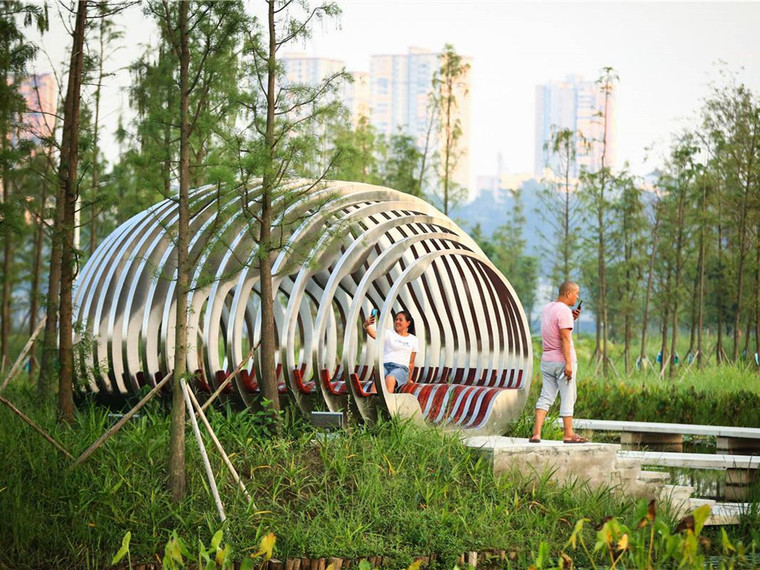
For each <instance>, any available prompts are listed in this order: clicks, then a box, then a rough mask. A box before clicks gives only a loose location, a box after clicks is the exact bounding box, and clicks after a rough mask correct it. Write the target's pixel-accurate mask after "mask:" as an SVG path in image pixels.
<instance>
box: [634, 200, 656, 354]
mask: <svg viewBox="0 0 760 570" xmlns="http://www.w3.org/2000/svg"><path fill="white" fill-rule="evenodd" d="M659 230H660V207H659V204H658V205H656V206H655V212H654V228H652V253H651V255H650V256H649V273H648V275H647V290H646V294H645V295H644V315H643V318H642V323H641V350H640V351H639V362H641V366H644V359H645V358H646V355H647V353H646V350H647V327H648V326H649V301H650V299H651V298H652V286H653V284H654V262H655V259H657V243H658V242H659V239H660V231H659Z"/></svg>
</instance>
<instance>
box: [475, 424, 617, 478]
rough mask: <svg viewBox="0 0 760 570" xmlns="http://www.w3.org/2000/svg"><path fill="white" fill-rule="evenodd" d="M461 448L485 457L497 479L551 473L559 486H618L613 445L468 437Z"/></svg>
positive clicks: (615, 447) (496, 437)
mask: <svg viewBox="0 0 760 570" xmlns="http://www.w3.org/2000/svg"><path fill="white" fill-rule="evenodd" d="M465 444H466V445H467V446H468V447H472V448H475V449H479V450H480V451H481V452H482V453H484V454H486V455H487V456H488V457H489V458H490V459H491V461H492V463H493V470H494V473H495V474H497V475H502V474H507V473H509V472H511V471H515V470H516V471H518V472H520V473H524V474H525V473H527V474H534V475H536V476H541V475H543V474H545V473H551V474H552V475H551V476H552V479H554V480H556V481H559V482H562V483H568V482H571V481H578V482H581V483H588V484H589V485H590V486H592V487H598V486H600V485H613V486H614V485H618V484H620V479H619V476H618V474H617V473H616V472H615V469H614V467H615V462H616V459H617V452H618V451H619V450H620V446H619V445H617V444H611V443H583V444H575V443H563V442H562V441H561V440H559V441H554V440H542V441H541V442H540V443H529V442H528V440H527V439H524V438H519V439H518V438H511V437H499V436H489V437H470V438H467V439H465Z"/></svg>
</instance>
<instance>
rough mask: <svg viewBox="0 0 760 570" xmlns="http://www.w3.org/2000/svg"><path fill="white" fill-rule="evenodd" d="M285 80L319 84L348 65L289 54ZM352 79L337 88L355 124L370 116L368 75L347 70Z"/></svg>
mask: <svg viewBox="0 0 760 570" xmlns="http://www.w3.org/2000/svg"><path fill="white" fill-rule="evenodd" d="M282 62H283V65H284V67H285V80H286V81H287V82H288V83H299V84H303V85H311V86H315V85H319V84H320V83H321V82H322V81H324V80H325V79H326V78H327V77H329V76H331V75H334V74H336V73H340V72H341V71H343V70H344V69H345V67H346V64H345V62H344V61H342V60H339V59H328V58H324V57H310V56H306V55H303V54H286V55H285V56H283V58H282ZM348 73H349V75H350V76H351V77H352V78H353V81H344V82H343V83H342V85H341V86H340V88H339V90H338V95H337V96H338V98H339V99H340V100H341V101H342V102H343V104H344V105H345V106H346V108H347V109H348V111H349V114H350V118H351V124H352V125H353V126H354V127H355V126H356V124H357V122H358V121H359V118H360V117H369V115H370V97H369V74H368V73H367V72H366V71H352V72H348Z"/></svg>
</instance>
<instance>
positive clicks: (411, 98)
mask: <svg viewBox="0 0 760 570" xmlns="http://www.w3.org/2000/svg"><path fill="white" fill-rule="evenodd" d="M462 59H463V63H471V60H470V58H467V57H463V58H462ZM440 65H441V63H440V60H439V54H437V53H433V52H431V51H429V50H425V49H420V48H409V52H408V53H406V54H400V55H373V56H372V59H371V61H370V72H369V74H370V100H371V114H370V119H371V122H372V125H374V127H375V128H376V129H377V130H378V131H379V132H380V133H382V134H384V135H386V136H390V135H392V134H394V133H396V132H398V130H399V129H401V130H402V131H403V132H404V133H406V134H408V135H410V136H412V137H414V138H415V139H416V141H417V144H418V146H419V147H420V148H421V149H422V148H423V147H424V145H425V138H426V136H427V132H428V128H429V120H430V119H429V113H428V96H429V94H430V92H431V91H432V81H433V74H434V73H435V72H436V71H437V70H438V69H439V68H440ZM456 98H457V104H458V118H459V119H460V124H461V129H462V134H461V137H460V138H459V144H460V147H459V148H460V149H461V150H462V156H461V158H460V159H459V164H458V165H457V169H456V172H455V175H454V179H455V181H456V182H457V183H458V184H461V185H463V186H464V187H466V188H468V187H469V186H470V183H469V182H470V181H469V178H470V159H469V148H470V134H471V131H470V124H471V110H470V107H471V105H470V72H469V71H468V72H467V73H466V74H465V76H464V77H463V78H462V79H461V81H460V87H459V89H458V90H457V93H456ZM437 134H438V133H437V132H436V131H435V129H434V131H433V137H434V138H435V139H440V137H438V136H436V135H437Z"/></svg>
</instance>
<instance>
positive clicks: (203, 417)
mask: <svg viewBox="0 0 760 570" xmlns="http://www.w3.org/2000/svg"><path fill="white" fill-rule="evenodd" d="M187 394H188V395H189V396H190V400H192V406H191V407H190V410H191V413H192V409H193V408H195V410H196V414H197V415H198V416H199V417H200V418H201V421H202V422H203V425H204V426H206V430H207V431H208V433H209V435H210V436H211V440H212V441H213V442H214V445H215V446H216V449H217V450H218V451H219V453H220V455H221V456H222V459H223V460H224V464H225V465H226V466H227V469H229V470H230V473H231V474H232V478H233V479H234V480H235V482H236V483H237V484H238V486H239V487H240V489H241V490H242V491H243V493H244V494H245V496H246V498H247V499H248V501H249V502H250V503H251V506H252V507H253V508H254V509H255V508H256V505H254V504H253V499H252V498H251V496H250V495H249V494H248V489H246V488H245V485H243V481H241V480H240V475H238V472H237V471H236V470H235V467H234V466H233V465H232V462H231V461H230V458H229V457H228V456H227V454H226V453H225V451H224V448H223V447H222V444H221V443H220V442H219V439H218V438H217V437H216V433H214V430H213V429H212V428H211V424H210V423H209V421H208V418H207V417H206V414H204V413H203V410H202V409H201V406H200V404H199V403H198V400H197V399H196V398H195V394H193V392H192V391H191V390H190V389H189V388H188V390H187Z"/></svg>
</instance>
